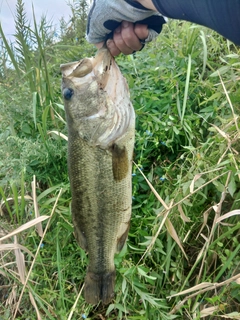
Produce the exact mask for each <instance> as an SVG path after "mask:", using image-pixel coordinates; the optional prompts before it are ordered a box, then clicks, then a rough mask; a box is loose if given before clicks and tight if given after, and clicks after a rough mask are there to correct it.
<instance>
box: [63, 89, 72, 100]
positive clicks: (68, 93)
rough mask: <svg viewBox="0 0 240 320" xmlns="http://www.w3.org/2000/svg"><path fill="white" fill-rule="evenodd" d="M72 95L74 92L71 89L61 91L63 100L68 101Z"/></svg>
mask: <svg viewBox="0 0 240 320" xmlns="http://www.w3.org/2000/svg"><path fill="white" fill-rule="evenodd" d="M73 94H74V91H73V89H72V88H65V89H64V90H63V96H64V99H66V100H70V99H71V98H72V96H73Z"/></svg>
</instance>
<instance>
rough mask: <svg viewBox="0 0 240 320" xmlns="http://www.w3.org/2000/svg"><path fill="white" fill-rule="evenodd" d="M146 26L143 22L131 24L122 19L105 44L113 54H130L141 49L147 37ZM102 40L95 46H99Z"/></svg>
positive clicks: (101, 44)
mask: <svg viewBox="0 0 240 320" xmlns="http://www.w3.org/2000/svg"><path fill="white" fill-rule="evenodd" d="M148 34H149V31H148V26H147V25H145V24H133V23H131V22H128V21H123V22H122V23H121V25H120V26H118V27H117V29H115V30H114V32H113V37H112V39H108V40H107V42H106V45H107V47H108V49H109V51H110V52H111V54H112V55H113V56H117V55H119V54H120V53H123V54H126V55H127V54H132V53H133V52H135V51H139V50H142V48H143V47H144V43H145V41H144V39H146V38H147V37H148ZM103 44H104V42H100V43H96V44H95V45H96V47H97V48H101V47H102V46H103Z"/></svg>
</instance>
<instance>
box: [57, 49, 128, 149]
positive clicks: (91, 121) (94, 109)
mask: <svg viewBox="0 0 240 320" xmlns="http://www.w3.org/2000/svg"><path fill="white" fill-rule="evenodd" d="M60 68H61V72H62V94H63V99H64V108H65V113H66V118H67V125H68V132H69V134H71V133H72V134H74V135H76V134H77V135H78V136H79V137H80V138H82V139H84V140H85V141H87V142H88V143H90V144H91V145H98V146H100V147H101V148H108V147H109V146H111V145H112V143H113V142H114V141H115V140H116V139H117V138H118V137H120V136H121V135H122V134H123V133H124V132H126V130H127V128H128V126H129V122H130V120H132V119H134V111H133V108H132V105H131V104H129V103H125V100H126V101H129V91H128V86H127V83H126V80H125V78H124V77H123V76H122V74H121V72H120V70H119V68H118V66H117V64H116V62H115V60H114V58H113V56H112V55H111V53H110V52H109V50H108V49H107V48H105V47H103V48H101V49H100V50H98V52H97V54H96V56H95V57H92V58H85V59H82V60H80V61H77V62H72V63H67V64H62V65H61V66H60ZM133 122H134V120H133V121H132V123H133Z"/></svg>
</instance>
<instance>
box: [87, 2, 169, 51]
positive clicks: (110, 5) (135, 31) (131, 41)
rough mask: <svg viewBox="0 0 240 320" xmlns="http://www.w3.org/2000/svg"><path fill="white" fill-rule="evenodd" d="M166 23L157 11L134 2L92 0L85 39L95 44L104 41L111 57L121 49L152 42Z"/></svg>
mask: <svg viewBox="0 0 240 320" xmlns="http://www.w3.org/2000/svg"><path fill="white" fill-rule="evenodd" d="M165 22H166V20H165V19H164V17H163V16H162V15H161V14H160V13H157V12H156V11H154V10H149V9H147V8H145V7H143V6H142V5H141V4H140V3H138V2H137V1H133V0H118V1H112V0H94V3H93V5H92V8H91V10H90V13H89V16H88V27H87V40H88V41H89V42H91V43H94V44H96V45H97V47H101V46H102V45H103V43H104V42H106V41H107V46H108V48H109V50H110V51H111V53H112V54H113V55H114V56H115V55H118V54H119V53H120V52H123V53H124V54H131V53H132V52H133V51H137V50H141V48H142V47H143V44H144V43H146V42H150V41H152V40H153V39H154V38H155V37H156V36H157V35H158V34H159V33H160V32H161V29H162V25H163V24H164V23H165ZM110 39H112V40H110Z"/></svg>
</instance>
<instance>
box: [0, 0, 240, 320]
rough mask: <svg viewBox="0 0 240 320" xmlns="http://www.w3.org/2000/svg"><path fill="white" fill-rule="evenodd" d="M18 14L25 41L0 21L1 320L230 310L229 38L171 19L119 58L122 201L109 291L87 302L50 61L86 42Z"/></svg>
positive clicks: (233, 64) (232, 161)
mask: <svg viewBox="0 0 240 320" xmlns="http://www.w3.org/2000/svg"><path fill="white" fill-rule="evenodd" d="M19 3H20V4H21V1H19ZM18 14H19V16H18V17H16V20H17V21H16V29H17V28H18V29H19V31H20V30H25V31H26V32H27V35H28V39H31V43H34V44H35V46H34V47H31V46H29V45H28V44H29V42H28V43H27V42H26V37H25V36H24V33H23V34H22V35H20V34H18V38H17V39H18V49H17V50H16V49H13V48H12V46H11V45H10V44H9V43H8V42H7V39H6V38H5V37H4V30H2V29H0V34H1V37H2V39H3V42H4V48H5V49H3V50H5V51H4V55H2V57H5V56H7V55H8V57H9V59H11V61H12V66H13V67H12V68H9V66H8V65H6V61H5V60H4V59H0V82H1V86H0V95H1V98H0V107H1V110H2V112H1V114H0V120H1V121H0V159H1V160H0V199H1V204H0V223H1V226H0V238H2V237H5V238H4V240H2V241H1V243H0V250H1V251H0V319H10V318H11V319H14V318H16V319H19V320H20V319H36V318H38V319H69V320H70V319H84V318H85V317H86V319H127V320H133V319H135V320H145V319H147V320H157V319H159V320H161V319H166V320H170V319H202V318H203V316H204V315H205V317H206V318H207V319H221V318H228V319H239V317H240V308H239V304H240V299H239V290H240V287H239V278H240V261H239V252H240V246H239V234H240V233H239V232H240V222H239V214H240V181H239V179H240V170H239V152H240V148H239V130H240V129H239V113H240V87H239V79H240V63H239V57H240V50H239V48H237V47H236V46H235V45H233V44H231V43H230V42H229V41H227V40H225V39H223V38H222V37H220V36H219V35H217V34H216V33H214V32H212V31H210V30H207V29H204V28H202V27H199V26H195V25H191V24H189V23H183V22H178V21H171V22H170V23H169V24H168V25H167V26H165V28H164V30H163V32H162V34H161V36H160V37H159V38H158V40H157V41H156V42H154V43H152V44H150V45H148V46H147V47H146V48H145V49H144V50H143V51H141V52H139V53H136V54H135V55H134V56H127V57H124V56H120V57H118V58H117V61H118V64H119V66H120V68H121V70H122V73H123V74H124V75H125V77H126V78H127V81H128V84H129V88H130V93H131V100H132V102H133V105H134V108H135V111H136V143H135V155H134V162H135V164H134V165H133V178H132V179H133V211H132V219H131V229H130V232H129V237H128V241H127V244H126V245H125V246H124V249H123V250H122V252H121V253H119V254H118V255H116V257H115V264H116V267H117V281H116V288H115V291H116V297H115V299H114V301H113V303H112V304H110V305H109V306H102V305H99V306H95V307H92V306H90V305H88V304H86V303H85V301H84V298H83V295H82V294H81V293H82V291H81V290H82V286H83V281H84V276H85V273H86V267H87V263H88V257H87V254H86V253H85V252H84V251H83V250H82V249H81V248H79V247H78V245H77V243H76V241H75V238H74V236H73V227H72V221H71V214H70V201H71V195H70V190H69V182H68V176H67V166H66V146H67V142H66V140H65V139H64V138H65V136H66V135H67V131H66V124H65V115H64V111H63V106H62V105H63V101H62V97H61V93H60V83H61V75H60V71H59V65H60V64H61V63H65V62H70V61H74V60H78V59H81V58H83V57H86V56H91V55H92V54H94V51H95V49H94V48H93V47H92V46H90V45H89V44H87V43H86V42H85V40H84V39H80V40H79V41H80V42H81V46H79V41H78V42H76V41H75V39H74V37H72V38H71V37H70V36H69V34H68V33H67V31H66V32H65V34H63V35H62V39H60V41H59V42H58V43H54V41H53V38H51V37H50V36H49V35H50V34H51V33H50V32H49V25H48V24H47V22H46V20H44V19H43V21H42V22H41V23H40V26H38V25H37V24H36V23H34V28H33V29H29V28H28V21H26V19H25V18H24V7H21V5H20V6H19V8H18ZM75 23H76V21H75ZM77 25H78V24H77ZM79 25H80V23H79ZM18 29H17V30H18ZM33 66H34V67H33ZM58 132H60V133H61V135H58V134H57V133H58ZM34 176H35V179H33V177H34ZM29 224H30V225H29ZM19 227H20V229H18V228H19ZM14 231H15V233H13V234H11V233H10V232H14ZM9 233H10V234H9ZM7 234H9V236H7ZM23 255H24V256H23ZM206 283H207V284H206Z"/></svg>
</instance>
